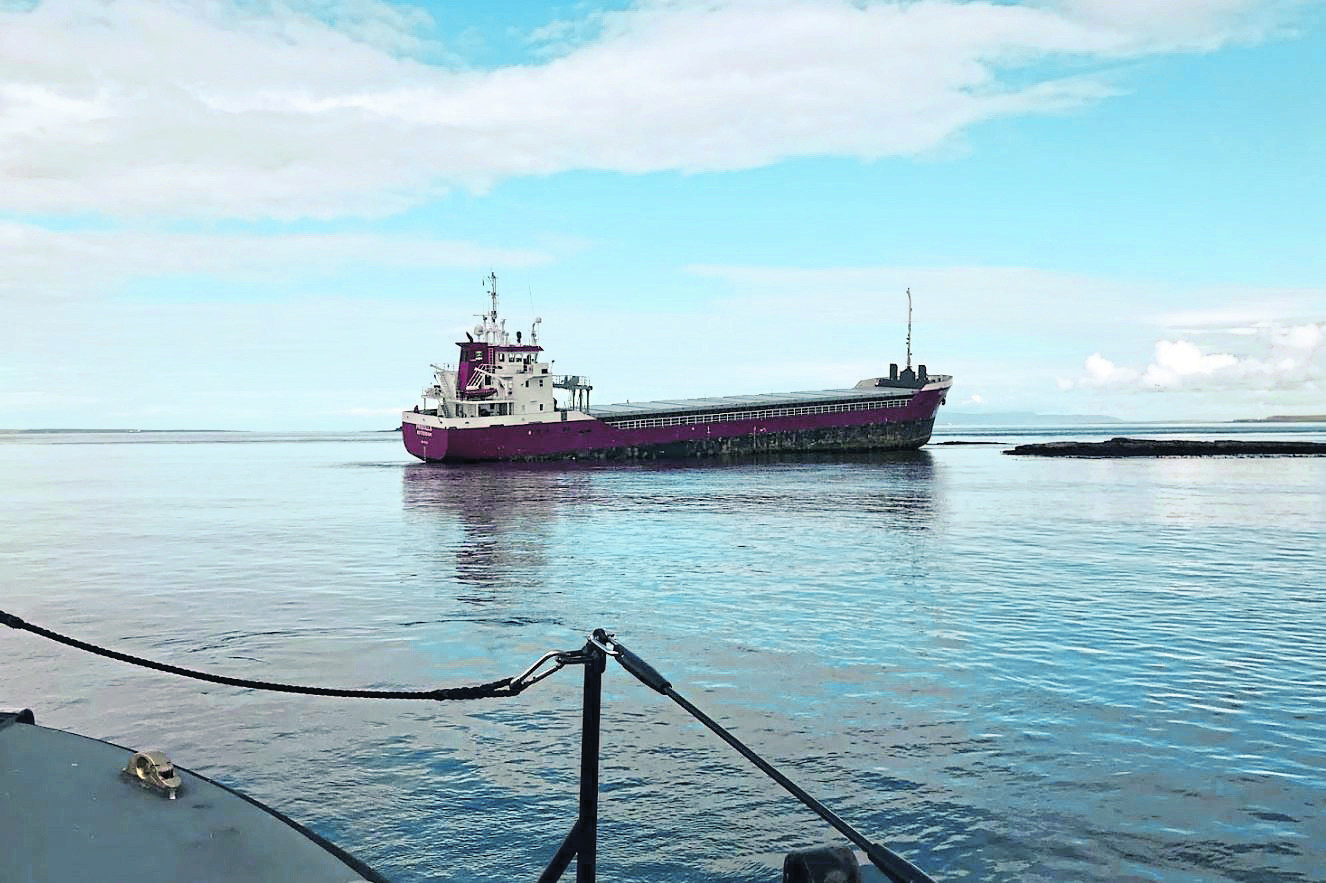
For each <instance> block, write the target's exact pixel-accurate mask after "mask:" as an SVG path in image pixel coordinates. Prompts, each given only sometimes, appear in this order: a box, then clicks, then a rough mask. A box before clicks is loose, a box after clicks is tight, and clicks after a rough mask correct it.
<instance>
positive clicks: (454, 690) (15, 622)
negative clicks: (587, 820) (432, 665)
mask: <svg viewBox="0 0 1326 883" xmlns="http://www.w3.org/2000/svg"><path fill="white" fill-rule="evenodd" d="M0 625H7V626H9V627H10V628H12V629H18V630H20V631H27V632H32V633H33V634H34V635H40V636H41V637H43V638H48V639H50V640H52V641H56V642H58V643H61V644H65V645H67V646H69V647H74V648H76V649H78V650H84V651H86V652H88V653H94V654H96V655H97V656H104V657H106V658H107V659H116V660H119V661H120V662H127V663H129V664H131V665H138V666H142V667H143V668H149V669H152V670H153V671H161V672H166V673H168V674H174V675H181V676H183V677H186V678H193V679H195V680H199V681H209V682H211V683H213V684H225V685H226V686H228V687H242V688H245V689H249V690H267V691H270V692H276V693H299V694H302V695H305V696H335V697H338V698H343V699H429V700H433V701H435V702H441V701H444V700H449V699H458V700H460V699H505V698H508V697H511V696H516V695H519V694H520V693H521V692H522V691H523V690H524V689H525V688H526V687H528V686H530V685H531V684H533V683H536V682H537V681H539V680H542V678H530V677H529V674H530V673H531V672H526V673H525V674H524V675H521V676H519V677H515V678H502V679H500V680H496V681H490V682H488V683H486V684H476V685H474V686H472V687H443V688H439V689H436V690H353V689H344V688H341V687H309V686H305V685H302V684H278V683H273V682H271V681H254V680H249V679H248V678H232V677H229V676H227V675H215V674H211V673H209V672H205V671H196V670H194V669H189V668H181V667H179V666H178V665H169V664H167V663H164V662H156V661H155V660H152V659H144V658H143V657H141V656H132V655H130V654H128V653H121V652H119V651H118V650H111V649H109V648H107V647H99V646H97V645H96V644H89V643H88V642H86V641H80V640H78V639H77V638H71V637H69V636H68V635H62V634H60V633H59V632H53V631H51V630H50V629H46V628H42V627H41V626H39V625H33V624H32V623H30V622H25V621H24V620H23V619H21V618H19V617H17V616H15V615H13V614H12V613H6V612H5V611H3V610H0ZM544 676H545V677H546V675H544Z"/></svg>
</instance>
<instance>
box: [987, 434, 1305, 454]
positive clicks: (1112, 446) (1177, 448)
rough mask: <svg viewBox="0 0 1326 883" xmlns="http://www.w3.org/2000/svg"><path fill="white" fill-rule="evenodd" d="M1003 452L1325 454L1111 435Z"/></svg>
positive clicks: (1266, 445) (1268, 444)
mask: <svg viewBox="0 0 1326 883" xmlns="http://www.w3.org/2000/svg"><path fill="white" fill-rule="evenodd" d="M1004 453H1005V454H1015V455H1027V456H1035V457H1236V456H1259V457H1265V456H1314V455H1315V456H1326V442H1311V441H1247V440H1242V439H1212V440H1210V441H1200V440H1193V439H1162V438H1112V439H1109V440H1108V441H1100V442H1084V441H1056V442H1043V443H1040V444H1030V445H1018V446H1017V447H1015V448H1010V449H1009V450H1007V451H1004Z"/></svg>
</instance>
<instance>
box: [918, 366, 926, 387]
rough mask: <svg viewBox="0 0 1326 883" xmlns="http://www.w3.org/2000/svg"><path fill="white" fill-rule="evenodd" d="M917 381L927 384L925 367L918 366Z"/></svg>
mask: <svg viewBox="0 0 1326 883" xmlns="http://www.w3.org/2000/svg"><path fill="white" fill-rule="evenodd" d="M916 379H917V380H919V381H921V382H922V383H925V382H926V376H925V365H917V366H916Z"/></svg>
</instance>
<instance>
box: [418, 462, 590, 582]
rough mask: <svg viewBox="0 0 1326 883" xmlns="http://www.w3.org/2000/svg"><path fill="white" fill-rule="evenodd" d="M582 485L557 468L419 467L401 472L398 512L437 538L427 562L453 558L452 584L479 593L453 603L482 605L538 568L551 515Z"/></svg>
mask: <svg viewBox="0 0 1326 883" xmlns="http://www.w3.org/2000/svg"><path fill="white" fill-rule="evenodd" d="M588 485H589V481H588V476H587V475H586V474H585V473H584V472H583V471H580V470H576V469H574V468H568V467H567V466H565V465H561V466H558V465H556V464H501V463H499V464H481V465H480V464H476V465H472V466H466V467H461V468H456V467H447V466H436V465H425V464H422V463H420V464H412V465H409V466H407V467H405V470H404V473H403V476H402V493H401V496H402V501H403V505H404V509H405V511H406V513H407V514H408V513H412V514H415V515H417V516H421V517H423V518H424V519H425V523H426V524H427V525H428V526H429V527H430V528H432V529H434V530H435V531H436V532H437V538H438V542H437V543H435V544H433V545H430V546H426V547H425V554H428V555H429V556H430V557H431V561H429V562H427V563H429V564H431V565H432V567H434V568H438V567H440V566H442V565H444V564H448V563H450V562H448V561H446V560H445V559H454V565H455V579H456V581H457V582H458V583H459V584H460V585H462V586H471V587H475V588H476V589H481V590H482V591H480V592H479V593H477V594H474V595H471V596H468V597H462V598H461V600H465V601H471V602H475V603H483V602H486V601H493V600H496V594H497V593H498V592H499V591H500V590H502V589H505V588H513V587H516V586H520V585H525V584H527V583H528V580H529V579H530V578H531V576H532V575H535V574H538V573H539V572H541V571H542V570H543V569H544V567H545V565H546V564H547V559H548V546H549V544H550V543H551V542H552V536H553V534H554V533H555V530H556V525H555V523H556V520H557V517H558V514H559V510H560V509H561V508H562V507H563V506H565V505H567V504H571V503H574V502H575V501H576V500H577V499H583V498H584V497H585V496H586V495H587V493H588ZM438 572H445V570H442V571H438Z"/></svg>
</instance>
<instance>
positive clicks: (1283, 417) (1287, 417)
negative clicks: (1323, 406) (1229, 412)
mask: <svg viewBox="0 0 1326 883" xmlns="http://www.w3.org/2000/svg"><path fill="white" fill-rule="evenodd" d="M1230 422H1231V423H1326V414H1277V415H1275V416H1273V417H1247V418H1245V419H1243V420H1231V421H1230Z"/></svg>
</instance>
